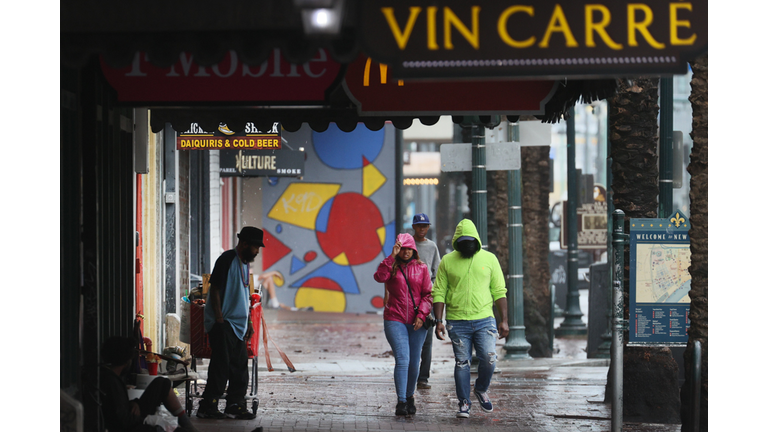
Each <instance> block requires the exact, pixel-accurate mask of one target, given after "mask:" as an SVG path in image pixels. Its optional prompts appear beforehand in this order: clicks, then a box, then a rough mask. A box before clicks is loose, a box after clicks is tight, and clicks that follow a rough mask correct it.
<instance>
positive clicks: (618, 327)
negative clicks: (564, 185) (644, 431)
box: [611, 210, 627, 432]
mask: <svg viewBox="0 0 768 432" xmlns="http://www.w3.org/2000/svg"><path fill="white" fill-rule="evenodd" d="M626 239H627V235H626V234H624V212H623V211H621V210H616V211H614V212H613V341H612V343H611V366H613V367H612V368H611V372H612V375H611V378H612V381H613V383H612V386H611V393H612V395H611V396H612V400H611V432H621V428H622V425H623V424H624V412H623V411H624V343H623V342H624V291H623V285H624V243H625V242H626Z"/></svg>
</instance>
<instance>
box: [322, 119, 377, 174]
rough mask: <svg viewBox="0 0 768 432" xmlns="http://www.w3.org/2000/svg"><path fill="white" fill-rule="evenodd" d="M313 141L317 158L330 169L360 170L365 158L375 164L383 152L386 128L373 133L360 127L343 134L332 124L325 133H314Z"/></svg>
mask: <svg viewBox="0 0 768 432" xmlns="http://www.w3.org/2000/svg"><path fill="white" fill-rule="evenodd" d="M312 141H313V143H314V148H315V152H317V156H318V157H319V158H320V160H321V161H322V162H323V163H324V164H326V165H328V166H329V167H331V168H335V169H360V168H362V167H363V157H365V158H366V159H368V160H369V161H371V162H373V161H374V160H375V159H376V157H377V156H378V155H379V153H380V152H381V149H382V147H383V146H384V128H382V129H380V130H377V131H372V130H369V129H368V128H366V127H360V126H358V127H356V128H355V130H353V131H352V132H343V131H342V130H340V129H339V128H338V126H336V124H335V123H331V124H329V125H328V129H327V130H326V131H325V132H322V133H319V132H312Z"/></svg>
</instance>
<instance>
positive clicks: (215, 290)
mask: <svg viewBox="0 0 768 432" xmlns="http://www.w3.org/2000/svg"><path fill="white" fill-rule="evenodd" d="M237 238H238V242H237V246H235V249H231V250H228V251H226V252H224V253H223V254H221V256H220V257H219V258H218V259H217V260H216V264H215V265H214V267H213V272H212V273H211V279H210V284H211V288H210V290H209V291H208V298H207V299H206V306H205V332H206V333H207V334H208V342H209V344H210V346H211V361H210V363H209V365H208V380H207V382H206V385H205V391H203V399H202V400H201V401H200V407H199V408H198V410H197V416H198V417H200V418H211V419H220V418H225V417H230V418H236V419H244V420H250V419H253V418H255V417H256V414H255V413H252V412H250V411H248V408H247V407H246V404H245V392H246V389H247V387H248V352H247V341H248V340H249V339H250V337H251V335H252V334H253V322H252V319H251V316H250V311H251V308H250V292H249V281H250V273H249V271H250V268H249V264H250V263H251V262H253V260H254V259H255V258H256V256H257V255H258V254H259V249H260V248H263V247H264V231H262V230H260V229H258V228H256V227H251V226H246V227H243V229H242V230H240V233H239V234H238V235H237ZM227 382H229V388H228V389H226V385H227ZM225 389H226V391H227V404H226V408H225V409H224V412H223V413H222V412H221V411H219V407H218V405H219V398H220V397H221V395H222V394H224V391H225Z"/></svg>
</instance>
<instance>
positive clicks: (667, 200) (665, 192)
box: [659, 78, 674, 218]
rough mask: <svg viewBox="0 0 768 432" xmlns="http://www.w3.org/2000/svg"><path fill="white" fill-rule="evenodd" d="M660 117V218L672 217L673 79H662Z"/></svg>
mask: <svg viewBox="0 0 768 432" xmlns="http://www.w3.org/2000/svg"><path fill="white" fill-rule="evenodd" d="M660 87H661V89H660V90H661V93H660V97H659V99H660V104H659V105H660V108H661V109H660V115H659V217H660V218H667V217H669V216H672V212H673V211H674V209H673V208H672V205H673V204H672V177H673V174H672V141H673V139H672V120H673V106H672V92H673V83H672V78H661V83H660Z"/></svg>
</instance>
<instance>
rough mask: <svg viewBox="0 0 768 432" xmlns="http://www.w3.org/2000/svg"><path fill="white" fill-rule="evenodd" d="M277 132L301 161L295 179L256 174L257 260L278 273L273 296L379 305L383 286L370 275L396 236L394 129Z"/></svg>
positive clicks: (338, 305)
mask: <svg viewBox="0 0 768 432" xmlns="http://www.w3.org/2000/svg"><path fill="white" fill-rule="evenodd" d="M283 137H284V138H285V139H286V140H287V141H288V145H289V146H292V147H304V149H305V151H306V153H307V160H306V162H305V173H306V174H305V176H304V178H303V179H301V180H299V179H292V178H279V179H277V178H270V179H264V180H263V187H262V199H263V209H264V215H263V226H264V231H265V236H264V244H265V246H266V247H265V248H264V249H262V263H263V268H264V271H265V272H266V271H277V272H278V273H279V274H280V277H281V284H280V285H279V288H278V289H277V297H278V299H279V300H280V302H281V303H283V304H286V305H292V306H295V307H297V308H303V307H311V308H312V309H313V310H315V311H318V312H352V313H365V312H371V311H378V310H381V308H382V307H383V294H384V286H383V285H382V284H379V283H377V282H375V281H374V280H373V273H374V272H375V271H376V267H377V266H378V264H379V262H381V260H382V259H384V257H385V256H386V255H388V254H389V253H390V252H391V250H392V246H393V244H394V239H395V234H396V232H395V226H396V221H395V188H394V183H393V181H394V177H395V167H394V162H395V154H394V150H395V129H394V127H393V126H392V125H391V124H387V125H386V126H385V127H384V128H382V129H381V130H379V131H371V130H369V129H368V128H366V127H365V126H364V125H359V126H358V127H357V128H356V129H355V130H354V131H352V132H343V131H341V130H339V129H338V128H337V127H336V126H335V125H334V124H331V125H330V126H329V127H328V129H327V130H326V131H325V132H314V131H312V130H311V129H310V128H309V127H308V126H307V125H304V127H302V128H301V129H300V130H298V131H297V132H294V133H288V132H283ZM276 282H277V281H276Z"/></svg>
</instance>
